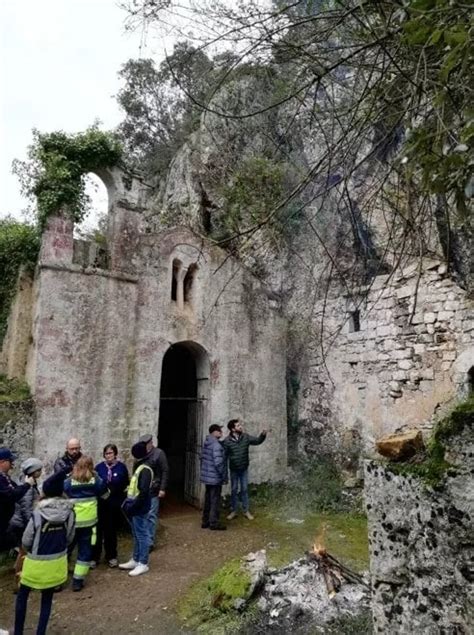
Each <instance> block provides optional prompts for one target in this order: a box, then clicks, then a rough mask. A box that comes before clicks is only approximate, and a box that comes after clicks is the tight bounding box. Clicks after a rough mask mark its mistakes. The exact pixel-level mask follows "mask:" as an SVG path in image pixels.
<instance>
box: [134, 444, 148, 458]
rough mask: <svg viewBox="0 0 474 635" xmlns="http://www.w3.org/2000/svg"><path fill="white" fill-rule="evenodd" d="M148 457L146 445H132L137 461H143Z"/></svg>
mask: <svg viewBox="0 0 474 635" xmlns="http://www.w3.org/2000/svg"><path fill="white" fill-rule="evenodd" d="M146 455H147V451H146V443H144V442H143V441H139V442H138V443H135V445H132V456H133V457H134V458H135V459H143V458H145V456H146Z"/></svg>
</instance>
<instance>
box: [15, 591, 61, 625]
mask: <svg viewBox="0 0 474 635" xmlns="http://www.w3.org/2000/svg"><path fill="white" fill-rule="evenodd" d="M30 591H31V589H30V587H29V586H26V585H24V584H20V588H19V590H18V594H17V596H16V608H15V635H23V629H24V627H25V618H26V609H27V608H28V596H29V595H30ZM53 595H54V589H43V591H41V609H40V615H39V620H38V626H37V629H36V635H45V634H46V630H47V628H48V622H49V616H50V615H51V607H52V606H53Z"/></svg>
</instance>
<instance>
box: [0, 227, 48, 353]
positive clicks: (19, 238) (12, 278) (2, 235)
mask: <svg viewBox="0 0 474 635" xmlns="http://www.w3.org/2000/svg"><path fill="white" fill-rule="evenodd" d="M39 248H40V238H39V234H38V231H37V229H36V228H35V227H33V226H32V225H29V224H27V223H21V222H19V221H17V220H14V219H13V218H9V217H7V218H4V219H1V220H0V271H1V272H2V276H1V281H0V342H1V341H2V340H3V338H4V336H5V331H6V329H7V321H8V315H9V313H10V305H11V302H12V300H13V296H14V294H15V289H16V283H17V280H18V272H19V271H20V267H21V266H24V267H26V268H27V269H28V270H30V271H32V270H33V269H34V266H35V264H36V259H37V257H38V253H39Z"/></svg>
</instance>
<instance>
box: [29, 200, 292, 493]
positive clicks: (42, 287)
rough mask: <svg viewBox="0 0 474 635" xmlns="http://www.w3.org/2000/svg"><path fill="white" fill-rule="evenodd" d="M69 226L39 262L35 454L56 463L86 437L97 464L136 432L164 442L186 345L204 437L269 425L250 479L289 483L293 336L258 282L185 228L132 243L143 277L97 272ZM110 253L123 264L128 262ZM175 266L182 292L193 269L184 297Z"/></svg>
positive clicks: (32, 379)
mask: <svg viewBox="0 0 474 635" xmlns="http://www.w3.org/2000/svg"><path fill="white" fill-rule="evenodd" d="M135 213H136V212H133V214H135ZM112 225H114V223H112ZM132 225H133V223H132ZM72 229H73V228H72V223H69V222H68V221H65V220H64V219H60V218H59V219H50V221H49V223H48V227H47V228H46V231H45V233H44V236H43V244H42V249H41V254H40V260H39V265H38V275H37V280H36V284H35V297H34V317H33V330H32V332H31V336H32V344H31V346H30V351H29V357H28V365H27V369H26V377H27V380H28V382H29V385H30V387H31V390H32V393H33V395H34V399H35V404H36V410H37V421H36V425H35V431H34V451H35V453H36V454H37V455H38V456H39V457H40V458H41V459H44V460H45V461H46V463H47V465H50V464H51V463H52V461H53V460H54V459H55V458H56V456H58V454H60V453H62V452H63V449H64V444H65V442H66V440H67V439H68V438H69V437H71V436H78V437H79V438H80V439H81V441H82V445H83V449H84V451H85V452H87V453H90V454H92V455H93V456H94V457H96V458H99V456H100V451H101V448H102V447H103V445H104V444H105V443H107V442H115V443H117V445H118V446H119V448H120V450H121V451H123V452H124V454H125V457H127V456H128V455H127V451H128V449H129V448H130V446H131V444H132V443H133V442H134V441H135V440H136V439H137V438H138V436H139V435H140V434H142V433H143V432H147V431H149V432H152V433H153V434H154V435H156V434H158V432H159V430H158V421H159V412H160V382H161V371H162V364H163V359H164V356H165V354H166V352H167V351H168V350H169V348H170V346H172V345H173V344H176V343H180V342H181V343H182V342H184V343H186V346H188V347H189V350H191V351H198V352H199V356H200V357H201V358H202V360H201V361H202V363H201V362H200V366H199V368H198V371H199V373H198V380H199V381H198V383H199V391H201V393H202V394H200V395H199V396H202V397H203V400H202V404H203V410H202V421H201V423H202V435H204V434H205V433H206V432H207V428H208V426H209V425H210V424H211V423H216V422H217V423H220V424H226V423H227V421H228V420H229V419H231V418H234V417H241V418H243V420H244V421H245V424H246V428H247V430H248V431H249V432H250V433H252V434H256V433H258V432H259V431H260V430H261V429H262V428H265V427H266V428H271V429H272V432H271V434H269V436H268V439H267V441H266V442H265V443H264V444H263V445H261V446H259V447H258V448H255V449H253V450H252V452H253V461H252V471H251V479H252V481H254V482H260V481H266V480H270V479H278V478H282V477H283V476H284V473H285V469H286V445H287V438H286V386H285V368H286V328H285V322H284V320H283V319H282V318H281V316H280V315H279V312H278V311H277V310H276V309H275V308H274V307H273V306H272V301H271V300H269V299H268V298H267V296H266V295H265V293H264V292H263V291H262V289H261V288H260V284H259V283H258V281H256V280H255V279H254V278H253V276H251V275H250V274H249V273H248V272H247V271H246V270H245V269H244V268H243V267H242V266H241V265H240V264H239V263H238V262H237V261H235V260H234V259H233V258H230V257H229V256H227V255H226V254H225V253H224V252H223V251H221V250H220V249H218V248H215V247H212V246H211V245H209V244H206V243H204V242H203V241H202V240H201V239H200V238H198V237H196V236H195V235H194V234H192V233H191V232H190V231H189V230H186V229H179V228H176V229H173V230H169V231H167V232H163V233H161V234H156V235H155V234H153V235H152V234H140V233H139V232H138V233H136V234H135V235H134V238H133V241H134V245H135V247H134V250H133V263H132V264H133V267H132V266H131V265H130V266H129V267H126V269H127V270H128V271H130V270H131V269H132V268H133V271H134V272H135V273H129V272H124V271H121V270H119V269H117V268H114V267H113V262H112V268H111V269H109V270H102V269H98V268H97V267H93V266H92V267H91V266H88V262H90V259H88V258H86V259H85V260H84V259H83V260H81V259H80V258H79V256H78V251H77V245H76V251H75V255H74V242H73V240H72ZM130 249H131V243H130V241H127V247H126V250H125V251H126V253H128V252H129V250H130ZM114 253H115V256H114V258H115V263H117V262H118V263H119V262H121V259H123V258H125V256H126V253H121V252H120V250H118V249H116V250H115V252H114ZM176 261H179V262H180V263H181V266H182V269H181V272H180V274H179V275H180V276H181V278H180V281H181V282H180V284H181V285H183V284H184V278H185V275H186V273H187V271H188V270H190V271H193V267H194V268H195V275H194V279H193V281H192V284H191V285H188V286H189V288H186V294H187V295H186V297H184V295H183V293H181V296H180V297H179V298H173V292H172V284H173V283H172V280H173V263H174V262H176ZM79 263H82V264H79ZM180 288H182V289H183V288H184V287H183V286H182V287H180ZM201 441H202V439H201ZM199 445H200V443H199Z"/></svg>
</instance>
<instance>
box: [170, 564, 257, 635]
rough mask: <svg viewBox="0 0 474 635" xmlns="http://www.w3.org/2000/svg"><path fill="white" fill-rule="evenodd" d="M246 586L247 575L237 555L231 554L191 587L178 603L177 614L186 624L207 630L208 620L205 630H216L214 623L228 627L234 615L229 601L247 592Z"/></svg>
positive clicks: (231, 603)
mask: <svg viewBox="0 0 474 635" xmlns="http://www.w3.org/2000/svg"><path fill="white" fill-rule="evenodd" d="M249 587H250V576H249V575H248V573H247V572H246V571H245V570H244V569H243V568H242V565H241V562H240V558H234V559H233V560H230V561H229V562H227V563H226V564H225V565H224V566H223V567H221V568H220V569H218V570H217V571H215V572H214V573H213V574H212V575H211V576H210V577H209V578H207V579H205V580H201V581H200V582H198V583H197V584H195V585H194V586H193V587H192V588H191V590H190V591H189V593H188V594H187V595H186V596H185V597H184V598H183V599H182V600H181V602H180V603H179V605H178V615H179V616H180V618H181V619H182V620H183V621H185V622H186V625H187V626H188V627H190V628H196V627H199V628H198V632H207V628H206V624H211V623H212V631H211V630H210V631H209V632H212V633H215V632H218V630H217V631H216V630H215V629H216V626H217V628H218V627H219V625H220V624H221V625H223V624H226V625H227V627H228V626H229V622H233V621H234V619H235V618H236V617H237V615H236V611H235V609H234V608H233V604H234V602H235V600H237V599H238V598H245V597H246V596H247V593H248V590H249ZM229 613H230V614H229ZM216 622H217V624H216ZM237 622H238V620H237Z"/></svg>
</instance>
